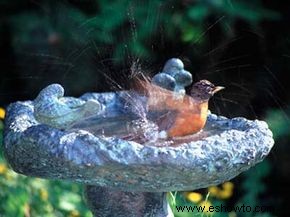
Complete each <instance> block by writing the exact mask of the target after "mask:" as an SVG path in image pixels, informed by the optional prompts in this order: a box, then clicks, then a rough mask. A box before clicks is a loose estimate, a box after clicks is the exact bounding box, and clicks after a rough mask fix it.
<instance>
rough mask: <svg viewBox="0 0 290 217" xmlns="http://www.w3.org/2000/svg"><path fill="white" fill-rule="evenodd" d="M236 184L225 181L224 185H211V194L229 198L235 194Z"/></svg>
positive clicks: (220, 197) (219, 197)
mask: <svg viewBox="0 0 290 217" xmlns="http://www.w3.org/2000/svg"><path fill="white" fill-rule="evenodd" d="M233 190H234V184H233V183H232V182H225V183H223V184H222V187H221V188H219V187H217V186H211V187H209V188H208V191H209V192H210V195H212V196H215V197H216V198H218V199H228V198H230V197H231V196H232V195H233Z"/></svg>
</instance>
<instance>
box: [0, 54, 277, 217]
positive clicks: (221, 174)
mask: <svg viewBox="0 0 290 217" xmlns="http://www.w3.org/2000/svg"><path fill="white" fill-rule="evenodd" d="M170 61H171V62H170ZM170 61H169V63H167V64H169V65H170V64H171V66H172V65H174V64H177V66H180V70H179V72H175V74H174V73H173V71H174V70H173V68H174V67H171V68H170V67H169V69H168V66H167V69H166V67H164V69H166V70H163V72H162V73H163V75H161V76H159V77H157V78H155V80H156V83H158V82H159V83H160V81H162V79H165V80H166V79H168V78H169V80H170V79H171V78H170V76H171V77H173V78H174V76H175V75H176V74H177V73H184V75H185V76H189V75H188V73H187V72H186V71H185V70H183V65H182V67H181V64H182V63H181V61H180V60H177V59H173V60H170ZM173 63H174V64H173ZM174 69H178V67H177V68H176V67H175V68H174ZM182 70H183V71H182ZM164 71H165V72H164ZM168 71H169V72H170V73H168ZM177 71H178V70H177ZM160 74H161V73H159V75H160ZM164 77H165V78H164ZM160 78H161V79H160ZM187 78H188V79H189V80H190V79H191V77H190V76H189V77H187ZM188 79H187V82H188ZM153 80H154V79H153ZM171 80H172V79H171ZM171 80H170V81H171ZM173 80H174V79H173ZM190 82H191V81H190ZM165 83H166V82H165ZM185 83H186V82H185ZM167 84H169V86H170V83H167ZM167 84H165V85H164V86H166V85H167ZM180 86H182V85H178V84H177V85H176V84H174V85H173V88H174V90H175V91H180V90H182V88H180ZM124 93H125V92H117V93H88V94H85V95H83V96H82V97H80V98H78V99H76V98H72V97H63V89H62V87H61V86H60V85H51V86H49V87H47V88H46V89H44V90H43V91H42V92H41V93H40V94H39V96H38V97H37V99H36V100H34V101H26V102H16V103H13V104H11V105H10V106H9V107H8V109H7V116H6V119H5V135H4V153H5V157H6V158H7V160H8V162H9V164H10V165H11V167H12V168H13V169H14V170H15V171H16V172H18V173H21V174H25V175H27V176H34V177H41V178H46V179H62V180H71V181H75V182H78V183H83V184H85V185H86V186H87V187H86V191H85V195H86V200H87V204H88V205H89V207H90V209H91V210H92V212H93V214H94V216H97V217H142V216H144V217H145V216H154V217H169V216H173V214H172V212H171V210H170V208H169V206H168V203H167V202H166V193H165V192H169V191H187V190H194V189H199V188H205V187H208V186H211V185H217V184H220V183H222V182H224V181H227V180H230V179H232V178H234V177H235V176H237V175H238V174H240V173H241V172H243V171H245V170H247V169H249V168H250V167H252V166H253V165H255V164H257V163H259V162H261V161H262V160H263V159H264V158H265V157H266V156H267V154H268V153H269V152H270V150H271V148H272V146H273V144H274V141H273V139H272V133H271V131H270V130H269V129H268V126H267V124H266V123H265V122H263V121H258V120H255V121H250V120H246V119H244V118H233V119H227V118H225V117H220V116H216V115H214V114H209V115H208V120H207V124H206V127H205V129H204V130H203V132H202V133H201V134H199V135H200V136H199V137H192V139H190V138H191V137H189V139H186V140H184V141H182V142H180V143H179V144H178V145H177V146H170V145H169V146H168V145H167V146H158V147H157V146H154V145H144V144H139V143H138V142H134V141H128V140H125V139H121V138H118V137H114V136H109V137H105V136H98V135H95V134H93V133H91V132H90V131H89V130H87V129H86V128H84V129H80V128H78V129H67V126H68V125H70V124H71V123H73V122H75V121H77V120H79V119H83V118H85V117H90V115H91V111H92V110H94V109H95V110H98V112H99V113H98V114H102V115H103V114H104V113H106V114H113V115H114V117H118V116H120V115H122V114H123V113H124V109H123V108H124V106H125V105H124V104H123V101H122V95H123V94H124ZM88 123H90V121H88ZM95 124H98V123H95ZM62 127H63V128H64V129H61V128H62ZM112 130H113V129H112Z"/></svg>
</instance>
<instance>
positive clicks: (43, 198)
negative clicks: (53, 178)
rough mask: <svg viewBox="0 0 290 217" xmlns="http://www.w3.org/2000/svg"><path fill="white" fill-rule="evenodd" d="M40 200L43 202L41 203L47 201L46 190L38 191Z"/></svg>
mask: <svg viewBox="0 0 290 217" xmlns="http://www.w3.org/2000/svg"><path fill="white" fill-rule="evenodd" d="M40 198H41V199H42V200H43V201H47V200H48V192H47V190H46V189H44V188H41V189H40Z"/></svg>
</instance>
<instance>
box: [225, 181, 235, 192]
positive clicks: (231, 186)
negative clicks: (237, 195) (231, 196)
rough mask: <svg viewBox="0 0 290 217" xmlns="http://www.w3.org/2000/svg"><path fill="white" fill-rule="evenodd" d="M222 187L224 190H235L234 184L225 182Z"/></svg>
mask: <svg viewBox="0 0 290 217" xmlns="http://www.w3.org/2000/svg"><path fill="white" fill-rule="evenodd" d="M222 186H223V188H224V189H231V190H232V189H234V184H233V183H232V182H225V183H224V184H223V185H222Z"/></svg>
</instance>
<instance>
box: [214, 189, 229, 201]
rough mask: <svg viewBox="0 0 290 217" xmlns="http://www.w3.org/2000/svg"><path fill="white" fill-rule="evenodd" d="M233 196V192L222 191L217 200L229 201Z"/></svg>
mask: <svg viewBox="0 0 290 217" xmlns="http://www.w3.org/2000/svg"><path fill="white" fill-rule="evenodd" d="M232 195H233V191H232V190H226V189H224V190H222V191H220V192H219V194H218V195H217V198H219V199H228V198H230V197H231V196H232Z"/></svg>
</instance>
